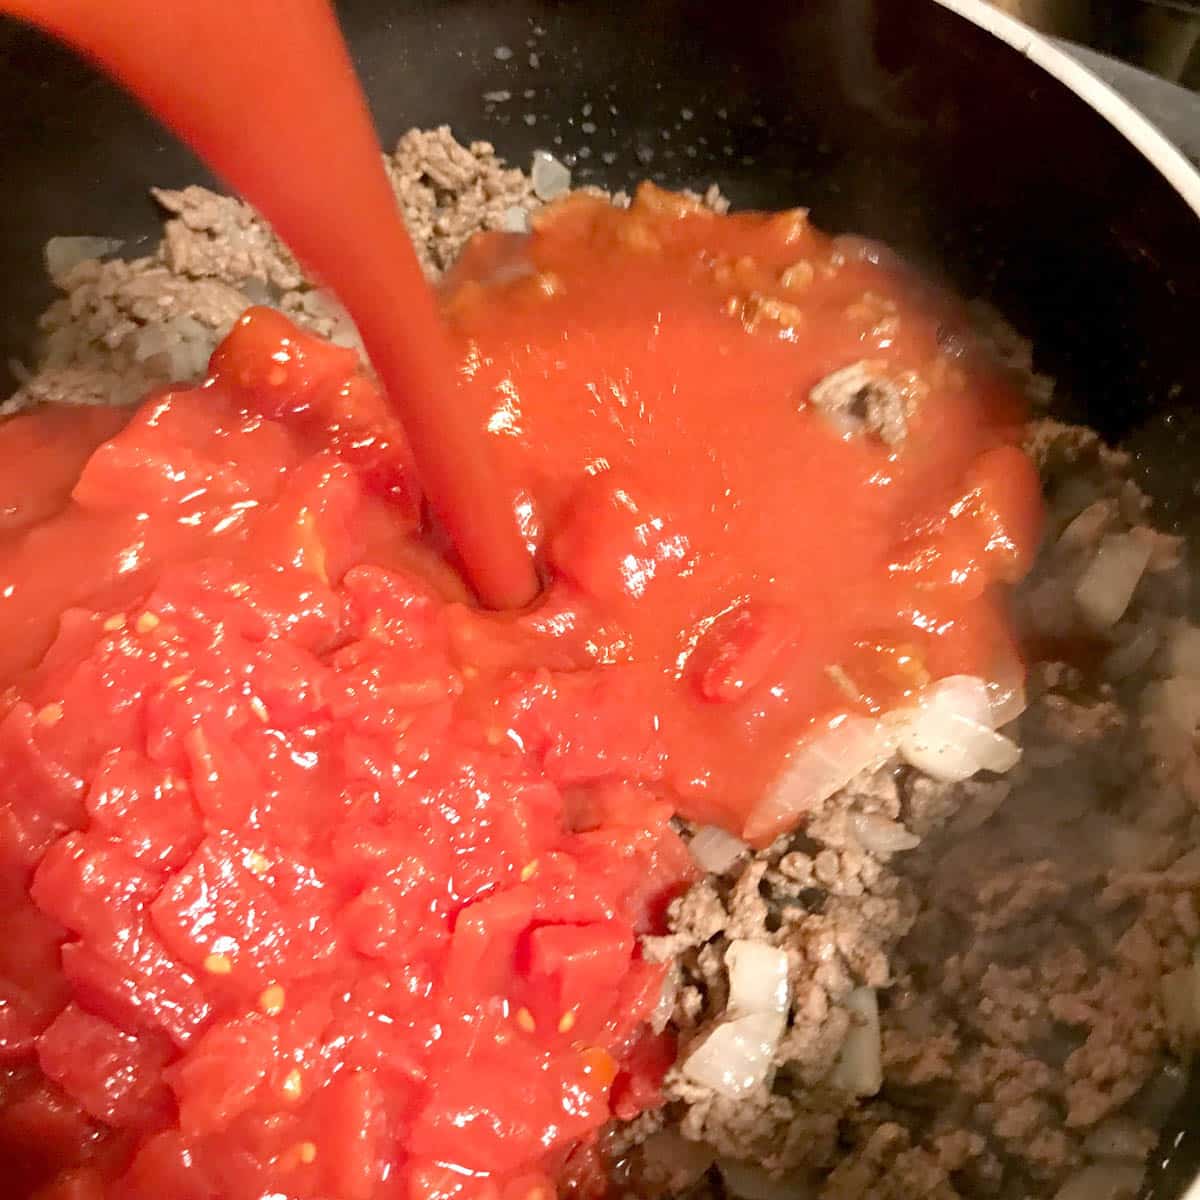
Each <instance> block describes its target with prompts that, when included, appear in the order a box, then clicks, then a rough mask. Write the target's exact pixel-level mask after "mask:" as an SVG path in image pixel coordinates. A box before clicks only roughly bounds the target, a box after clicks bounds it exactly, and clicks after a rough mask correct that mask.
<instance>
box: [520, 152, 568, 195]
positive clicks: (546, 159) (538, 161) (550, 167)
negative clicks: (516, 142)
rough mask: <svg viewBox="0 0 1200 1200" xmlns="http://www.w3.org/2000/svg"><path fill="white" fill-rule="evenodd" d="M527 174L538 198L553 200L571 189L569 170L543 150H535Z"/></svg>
mask: <svg viewBox="0 0 1200 1200" xmlns="http://www.w3.org/2000/svg"><path fill="white" fill-rule="evenodd" d="M529 176H530V178H531V179H532V181H533V191H534V194H535V195H536V196H537V198H538V199H539V200H553V199H554V198H555V197H556V196H561V195H562V194H563V193H564V192H567V191H570V189H571V172H570V171H569V170H567V168H566V167H564V166H563V164H562V163H560V162H559V161H558V159H557V158H555V157H554V155H553V154H547V153H546V151H545V150H536V151H534V155H533V166H532V167H531V168H530V172H529Z"/></svg>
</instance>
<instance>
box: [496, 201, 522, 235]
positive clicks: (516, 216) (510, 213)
mask: <svg viewBox="0 0 1200 1200" xmlns="http://www.w3.org/2000/svg"><path fill="white" fill-rule="evenodd" d="M500 228H501V229H503V230H504V231H505V232H506V233H528V232H529V214H528V213H527V212H526V211H525V210H524V209H523V208H522V207H521V206H520V205H519V204H514V205H513V206H512V207H511V208H506V209H505V210H504V211H503V212H502V213H501V214H500Z"/></svg>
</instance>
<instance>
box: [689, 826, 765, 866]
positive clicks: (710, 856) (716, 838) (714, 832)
mask: <svg viewBox="0 0 1200 1200" xmlns="http://www.w3.org/2000/svg"><path fill="white" fill-rule="evenodd" d="M688 849H689V850H691V852H692V857H693V858H694V859H695V860H696V863H697V865H698V866H699V867H700V869H701V870H702V871H707V872H708V873H709V874H710V875H724V874H725V872H726V871H728V870H729V868H730V867H732V866H733V864H734V863H735V862H737V860H738V859H739V858H741V857H742V855H743V854H745V853H746V852H747V851H748V850H749V849H750V847H749V846H747V845H746V843H745V842H743V841H742V840H741V838H735V837H734V836H733V834H732V833H726V832H725V830H724V829H722V828H721V827H720V826H719V825H701V826H700V827H699V828H698V829H697V830H696V833H695V836H694V837H693V838H692V840H691V841H690V842H689V843H688Z"/></svg>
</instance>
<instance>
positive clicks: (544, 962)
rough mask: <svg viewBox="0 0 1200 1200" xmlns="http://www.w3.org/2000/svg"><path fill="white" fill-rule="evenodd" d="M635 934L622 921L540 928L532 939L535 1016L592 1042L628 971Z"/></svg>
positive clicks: (531, 987) (531, 985) (530, 948)
mask: <svg viewBox="0 0 1200 1200" xmlns="http://www.w3.org/2000/svg"><path fill="white" fill-rule="evenodd" d="M633 945H634V942H633V931H632V930H631V929H630V928H629V927H628V926H627V925H624V924H623V923H621V922H620V921H605V922H597V923H594V924H591V925H542V926H540V927H539V928H537V929H534V930H533V932H532V933H530V935H529V983H530V993H531V995H532V996H533V997H534V1004H535V1005H536V1008H535V1016H537V1017H540V1018H541V1019H542V1020H543V1021H545V1022H547V1024H548V1025H549V1026H550V1028H556V1029H558V1030H560V1031H561V1032H562V1033H564V1034H566V1035H569V1036H570V1037H571V1038H573V1039H575V1038H584V1039H587V1038H591V1037H593V1036H595V1034H596V1033H597V1032H598V1031H599V1028H600V1026H601V1025H603V1023H604V1021H605V1018H606V1017H607V1016H608V1015H609V1012H610V1011H611V1009H612V1006H613V1004H614V1002H615V1001H616V999H617V988H618V986H619V984H620V982H621V980H622V979H623V978H624V976H625V973H626V971H628V969H629V960H630V958H631V956H632V954H633Z"/></svg>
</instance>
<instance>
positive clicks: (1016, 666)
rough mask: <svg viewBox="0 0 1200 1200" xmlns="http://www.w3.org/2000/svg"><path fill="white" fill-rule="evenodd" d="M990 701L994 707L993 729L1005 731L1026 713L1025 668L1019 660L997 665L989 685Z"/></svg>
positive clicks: (991, 722) (1010, 660)
mask: <svg viewBox="0 0 1200 1200" xmlns="http://www.w3.org/2000/svg"><path fill="white" fill-rule="evenodd" d="M987 690H988V700H989V702H990V703H991V706H992V719H991V720H990V721H988V724H989V725H990V726H991V727H992V728H993V729H1003V728H1004V726H1005V725H1007V724H1008V723H1009V722H1010V721H1015V720H1016V719H1017V718H1018V717H1019V716H1020V715H1021V714H1022V713H1023V712H1024V711H1025V667H1024V666H1023V664H1022V663H1021V660H1020V659H1019V658H1016V657H1015V656H1014V657H1010V658H1007V659H1006V660H1005V661H1004V662H1002V663H997V664H996V666H995V667H994V669H993V672H992V678H991V679H989V680H988V683H987Z"/></svg>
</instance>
